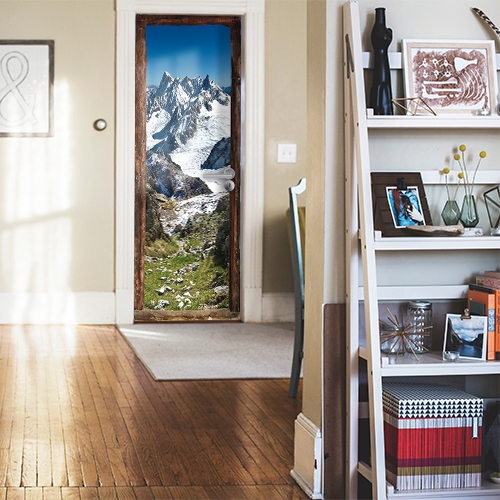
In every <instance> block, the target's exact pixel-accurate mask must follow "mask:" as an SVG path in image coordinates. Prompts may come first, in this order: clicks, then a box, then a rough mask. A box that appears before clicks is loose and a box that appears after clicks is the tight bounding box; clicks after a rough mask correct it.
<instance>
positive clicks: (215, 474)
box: [0, 326, 307, 500]
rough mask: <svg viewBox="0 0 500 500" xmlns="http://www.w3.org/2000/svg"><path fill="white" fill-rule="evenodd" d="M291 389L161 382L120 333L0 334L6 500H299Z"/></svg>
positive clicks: (270, 384)
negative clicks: (294, 471) (294, 475)
mask: <svg viewBox="0 0 500 500" xmlns="http://www.w3.org/2000/svg"><path fill="white" fill-rule="evenodd" d="M287 393H288V381H287V380H222V381H178V382H156V381H154V380H153V379H152V378H151V376H150V375H149V373H148V372H147V371H146V369H145V368H144V367H143V365H142V363H141V362H140V361H139V360H138V359H137V357H136V356H135V354H134V352H133V351H132V350H131V349H130V347H129V346H128V344H127V343H126V342H125V340H124V339H123V338H122V336H121V334H120V333H119V332H118V331H117V330H116V329H115V328H114V327H112V326H78V327H71V326H0V500H55V499H57V500H66V499H68V500H77V499H78V500H87V499H88V500H91V499H92V500H94V499H96V500H104V499H110V500H128V499H131V500H163V499H165V500H167V499H168V500H177V499H179V500H183V499H184V500H198V499H199V500H218V499H221V500H238V499H255V500H260V499H262V500H288V499H290V500H292V499H305V498H307V496H306V495H305V494H304V493H303V492H302V490H301V489H300V488H299V487H298V486H297V485H296V484H295V482H294V481H293V479H292V478H291V477H290V469H291V468H292V467H293V424H294V420H295V418H296V416H297V414H298V413H299V411H300V407H301V394H302V392H301V387H300V388H299V394H298V397H297V399H290V398H288V395H287Z"/></svg>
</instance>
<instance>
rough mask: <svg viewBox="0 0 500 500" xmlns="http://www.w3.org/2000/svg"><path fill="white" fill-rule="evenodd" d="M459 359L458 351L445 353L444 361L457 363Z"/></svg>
mask: <svg viewBox="0 0 500 500" xmlns="http://www.w3.org/2000/svg"><path fill="white" fill-rule="evenodd" d="M459 358H460V353H459V352H458V351H443V361H457V360H458V359H459Z"/></svg>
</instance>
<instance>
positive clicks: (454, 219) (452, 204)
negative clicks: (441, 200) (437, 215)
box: [441, 200, 460, 226]
mask: <svg viewBox="0 0 500 500" xmlns="http://www.w3.org/2000/svg"><path fill="white" fill-rule="evenodd" d="M441 217H442V219H443V220H444V223H445V224H446V225H447V226H454V225H455V224H458V221H459V220H460V207H459V206H458V203H457V202H456V201H455V200H448V201H447V202H446V203H445V204H444V207H443V211H442V212H441Z"/></svg>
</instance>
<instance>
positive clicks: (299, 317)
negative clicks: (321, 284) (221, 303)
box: [288, 178, 306, 398]
mask: <svg viewBox="0 0 500 500" xmlns="http://www.w3.org/2000/svg"><path fill="white" fill-rule="evenodd" d="M305 190H306V179H305V178H303V179H301V180H300V181H299V183H298V184H297V185H296V186H295V187H291V188H289V189H288V191H289V198H290V209H289V211H290V217H289V220H290V236H291V247H292V263H293V284H294V289H295V340H294V346H293V359H292V374H291V376H290V387H289V389H288V396H289V397H291V398H295V397H296V396H297V390H298V388H299V380H300V371H301V368H302V358H303V357H304V352H303V351H304V260H303V258H304V241H305V238H304V236H305V209H304V208H303V207H298V206H297V195H299V194H302V193H303V192H304V191H305Z"/></svg>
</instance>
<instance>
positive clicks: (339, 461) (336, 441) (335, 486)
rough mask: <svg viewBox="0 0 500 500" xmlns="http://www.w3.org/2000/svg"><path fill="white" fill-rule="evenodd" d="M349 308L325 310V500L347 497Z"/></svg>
mask: <svg viewBox="0 0 500 500" xmlns="http://www.w3.org/2000/svg"><path fill="white" fill-rule="evenodd" d="M346 339H347V332H346V305H345V304H325V308H324V348H323V352H324V356H325V360H324V363H323V366H324V374H323V377H324V378H323V384H324V389H323V393H324V395H325V398H324V426H323V432H324V441H323V443H324V451H325V467H324V473H323V477H324V478H325V484H324V497H325V498H328V499H329V500H334V499H342V498H345V476H346V461H345V458H346V449H347V448H346V446H347V443H346V438H345V436H346V410H347V408H346Z"/></svg>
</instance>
